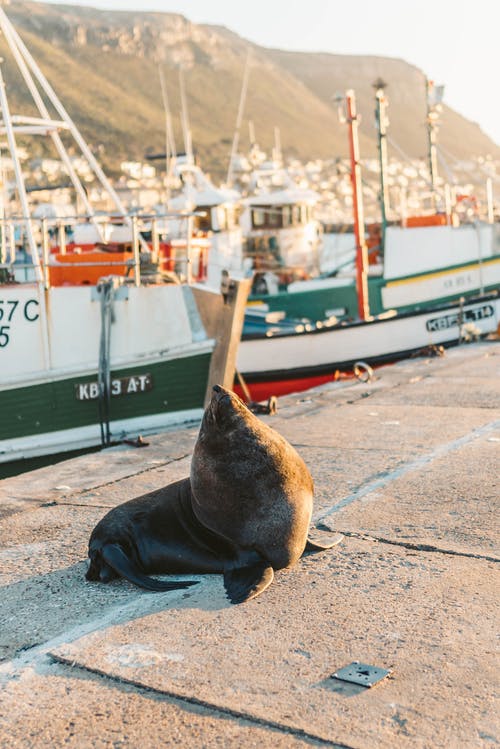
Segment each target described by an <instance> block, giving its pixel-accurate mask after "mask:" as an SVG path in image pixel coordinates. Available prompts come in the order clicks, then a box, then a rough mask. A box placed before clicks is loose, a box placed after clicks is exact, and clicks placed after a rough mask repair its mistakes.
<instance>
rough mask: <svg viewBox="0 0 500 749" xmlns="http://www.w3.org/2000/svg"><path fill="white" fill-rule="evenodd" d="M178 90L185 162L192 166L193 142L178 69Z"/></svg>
mask: <svg viewBox="0 0 500 749" xmlns="http://www.w3.org/2000/svg"><path fill="white" fill-rule="evenodd" d="M179 90H180V95H181V122H182V134H183V136H184V150H185V151H186V162H187V163H188V164H190V165H192V164H194V158H193V141H192V137H191V128H190V127H189V115H188V110H187V100H186V88H185V86H184V75H183V73H182V68H179Z"/></svg>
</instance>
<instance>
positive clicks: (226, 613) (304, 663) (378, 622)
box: [52, 539, 499, 749]
mask: <svg viewBox="0 0 500 749" xmlns="http://www.w3.org/2000/svg"><path fill="white" fill-rule="evenodd" d="M495 574H496V577H495ZM498 582H499V581H498V573H495V568H494V566H493V564H492V563H489V562H486V561H483V560H476V559H463V558H460V557H449V556H445V555H442V554H427V553H415V552H408V551H406V550H404V549H401V548H397V547H389V546H387V545H384V546H382V545H379V544H376V543H368V542H362V541H355V540H353V539H350V540H348V541H347V543H343V544H341V545H340V546H338V547H336V548H335V549H334V550H333V551H332V552H324V553H322V554H317V555H312V556H310V557H307V558H305V559H303V560H301V562H300V563H299V564H298V565H297V566H296V567H295V568H294V569H293V570H291V571H289V572H288V573H286V572H281V573H278V574H277V576H276V579H275V582H274V583H273V584H272V586H271V587H270V588H269V590H268V591H266V592H265V594H263V595H262V596H260V597H258V598H257V599H255V600H254V601H251V602H249V603H248V604H245V605H241V606H230V605H229V604H228V603H227V601H226V599H225V597H224V593H223V588H222V581H221V578H219V577H216V578H211V579H206V580H204V581H203V583H202V584H201V585H200V586H199V587H198V588H194V589H192V590H190V591H189V593H188V594H187V595H189V598H185V599H184V600H182V601H175V602H173V603H172V605H171V606H170V607H169V609H168V610H165V611H163V612H162V613H159V614H156V615H151V616H146V617H143V618H141V619H139V620H134V621H131V622H130V623H128V624H125V625H121V626H116V627H109V628H107V629H103V630H102V631H101V632H97V633H94V634H92V635H89V636H87V637H84V638H82V639H81V640H79V641H77V642H74V643H73V644H70V643H68V644H67V645H61V646H60V647H58V648H54V649H53V651H52V653H53V655H54V656H55V657H56V658H58V659H60V660H62V661H63V662H66V663H71V664H75V665H76V666H81V667H82V668H85V669H90V670H91V671H95V672H97V673H102V674H106V675H109V676H112V677H114V678H116V679H120V680H124V681H126V682H131V683H134V684H138V685H142V686H145V687H149V688H151V689H154V690H157V691H159V692H160V693H167V694H171V695H178V696H181V697H184V698H186V699H188V700H189V699H195V700H199V701H202V702H203V703H204V704H209V705H212V706H216V707H217V706H218V707H221V708H222V709H226V710H231V711H234V713H235V714H238V715H241V716H253V717H255V718H257V719H259V720H264V721H273V722H275V723H279V724H280V725H282V726H290V727H292V728H293V729H295V730H303V731H306V732H307V733H308V734H309V735H314V736H317V737H318V738H320V739H322V740H325V741H331V742H339V743H345V744H347V745H349V746H357V747H360V746H363V747H364V746H370V747H388V746H398V747H412V749H413V747H427V746H481V745H482V744H481V740H482V739H481V737H482V736H484V735H489V736H491V735H493V736H494V734H495V730H497V729H498V722H497V720H498V719H497V717H496V714H495V711H494V697H493V695H492V684H493V683H494V682H495V680H496V675H497V674H496V672H497V668H496V665H495V663H494V660H493V658H492V652H493V648H494V637H495V631H496V624H495V618H496V617H495V614H496V612H495V610H494V601H495V589H496V588H497V586H498ZM486 600H487V601H489V602H490V603H489V605H488V606H487V607H484V605H483V602H484V601H486ZM353 660H360V661H363V662H366V663H376V664H378V665H380V666H381V667H384V668H388V669H391V671H392V674H391V676H390V677H389V678H388V679H386V680H385V681H384V682H383V683H382V684H381V685H379V686H378V687H377V688H376V689H373V690H365V691H364V692H363V693H358V694H352V695H351V696H349V694H346V693H342V692H335V691H332V690H330V689H327V688H325V686H324V681H325V678H327V677H328V676H329V675H331V674H332V673H333V672H334V671H335V670H336V669H337V668H338V667H341V666H343V665H345V663H349V662H351V661H353Z"/></svg>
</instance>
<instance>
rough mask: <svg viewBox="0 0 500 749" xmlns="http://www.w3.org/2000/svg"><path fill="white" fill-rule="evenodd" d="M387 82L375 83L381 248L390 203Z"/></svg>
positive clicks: (380, 80)
mask: <svg viewBox="0 0 500 749" xmlns="http://www.w3.org/2000/svg"><path fill="white" fill-rule="evenodd" d="M386 86H387V84H386V83H385V81H383V80H382V79H381V78H378V79H377V80H376V81H375V83H374V84H373V88H374V89H375V122H376V125H377V136H378V156H379V164H380V194H379V202H380V223H381V244H382V247H381V250H382V252H383V250H384V248H385V231H386V228H387V206H388V205H389V194H388V190H387V126H388V124H389V118H388V117H387V99H386V98H385V93H384V91H385V88H386Z"/></svg>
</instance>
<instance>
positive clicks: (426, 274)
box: [237, 91, 500, 400]
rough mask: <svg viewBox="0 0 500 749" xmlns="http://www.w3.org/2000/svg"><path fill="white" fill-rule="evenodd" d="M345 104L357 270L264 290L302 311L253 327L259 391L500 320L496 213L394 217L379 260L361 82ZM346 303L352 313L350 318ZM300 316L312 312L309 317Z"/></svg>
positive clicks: (255, 391) (396, 355) (250, 347)
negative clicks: (364, 186)
mask: <svg viewBox="0 0 500 749" xmlns="http://www.w3.org/2000/svg"><path fill="white" fill-rule="evenodd" d="M346 107H347V119H348V121H349V124H350V148H351V175H352V187H353V205H354V237H355V247H356V255H355V267H354V269H353V272H352V274H351V278H350V279H346V278H336V279H328V280H325V281H324V282H322V281H321V280H315V281H311V282H308V281H303V282H300V283H297V284H296V287H297V292H296V293H290V288H289V289H288V292H287V293H286V294H285V293H283V294H281V297H280V299H279V300H278V296H279V295H275V297H274V299H273V302H272V303H271V302H270V297H267V298H266V297H265V296H263V297H262V298H261V301H262V303H263V304H262V306H263V307H264V310H265V309H269V310H271V314H272V311H274V312H276V311H279V310H284V311H285V313H286V315H287V317H292V318H296V319H297V328H296V329H294V328H293V327H292V326H290V324H289V323H288V324H287V325H280V323H279V321H278V323H277V324H276V322H274V323H273V322H272V321H271V320H270V326H269V327H268V329H265V328H264V329H263V330H262V331H261V332H256V333H250V334H248V335H247V336H244V338H243V341H242V343H241V345H240V349H239V353H238V362H237V366H238V370H239V372H240V373H241V374H242V375H243V378H244V380H245V381H246V382H247V384H248V386H249V388H250V392H251V396H252V398H253V400H262V399H264V398H267V397H269V395H271V394H274V395H279V394H280V393H286V392H292V391H297V390H303V389H306V388H307V387H311V386H313V385H317V384H320V383H322V382H327V381H329V380H331V379H333V378H334V377H335V373H336V372H337V371H338V370H350V369H352V368H353V366H354V364H355V363H356V362H357V361H359V360H362V361H364V362H366V363H367V364H377V363H381V362H385V361H393V360H396V359H400V358H403V357H405V356H408V355H410V354H412V353H414V352H418V351H420V350H423V349H425V350H427V349H428V348H429V347H433V348H439V347H447V346H451V345H454V344H457V343H459V342H460V341H462V340H464V339H466V338H467V337H469V336H472V337H477V338H479V337H481V336H483V335H486V334H488V333H493V332H496V331H497V330H498V327H499V323H500V292H499V290H500V247H499V246H498V244H499V243H498V237H499V234H498V226H497V225H494V224H493V223H488V224H480V223H479V222H476V223H475V224H474V225H469V226H466V225H465V226H460V227H454V226H450V225H447V224H446V219H445V220H444V221H441V220H440V223H441V225H439V224H438V225H435V224H437V221H435V220H434V221H431V222H428V223H429V224H430V225H427V226H426V225H425V222H424V221H422V222H420V223H421V224H423V225H421V226H415V227H411V228H398V227H391V228H392V231H389V227H388V229H387V232H386V242H385V251H384V258H383V266H382V265H380V266H378V267H377V266H375V267H374V266H373V265H372V266H370V264H369V262H368V248H367V244H366V242H365V238H364V221H363V209H362V199H361V196H362V192H361V175H360V166H359V150H358V148H359V147H358V142H357V116H356V107H355V99H354V93H353V92H352V91H349V92H347V93H346ZM417 223H418V222H417ZM370 281H371V283H370ZM322 283H323V288H322ZM374 283H377V287H376V288H377V289H378V294H379V299H378V302H377V300H376V299H375V298H374V290H373V289H374V287H373V284H374ZM330 284H331V285H330ZM299 289H300V291H299ZM320 292H322V293H323V294H324V298H323V301H322V303H323V304H324V303H325V302H327V300H328V294H331V297H330V305H331V308H330V309H329V310H326V312H324V313H323V314H319V315H316V314H314V311H315V310H314V304H316V305H317V304H318V303H319V302H318V294H319V293H320ZM301 297H302V299H301ZM280 302H281V304H280ZM298 302H299V303H298ZM300 302H302V306H301V305H300ZM374 307H375V308H376V311H374V309H373V308H374ZM313 310H314V311H313ZM346 312H347V313H348V315H349V316H351V319H346V317H347V315H346ZM327 313H328V314H327ZM300 318H307V319H308V320H309V322H308V323H306V324H304V322H303V321H301V320H300ZM285 322H286V321H285Z"/></svg>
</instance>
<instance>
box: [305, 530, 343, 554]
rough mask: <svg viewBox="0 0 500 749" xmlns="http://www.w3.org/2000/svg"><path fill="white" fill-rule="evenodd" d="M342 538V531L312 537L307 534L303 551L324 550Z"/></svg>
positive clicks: (335, 544)
mask: <svg viewBox="0 0 500 749" xmlns="http://www.w3.org/2000/svg"><path fill="white" fill-rule="evenodd" d="M343 538H344V536H343V535H342V533H328V534H323V535H322V536H317V537H314V538H311V536H310V535H309V536H308V537H307V543H306V548H305V549H304V551H326V550H327V549H332V548H333V547H334V546H337V544H339V543H340V542H341V541H342V539H343Z"/></svg>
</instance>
